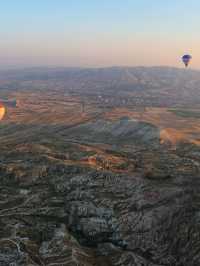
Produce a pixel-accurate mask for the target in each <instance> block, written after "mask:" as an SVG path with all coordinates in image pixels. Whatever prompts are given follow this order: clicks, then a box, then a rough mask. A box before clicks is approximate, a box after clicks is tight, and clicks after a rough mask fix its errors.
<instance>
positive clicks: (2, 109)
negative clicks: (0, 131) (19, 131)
mask: <svg viewBox="0 0 200 266" xmlns="http://www.w3.org/2000/svg"><path fill="white" fill-rule="evenodd" d="M5 112H6V108H5V107H4V105H3V104H0V121H1V120H2V119H3V117H4V115H5Z"/></svg>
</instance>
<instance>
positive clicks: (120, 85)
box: [0, 67, 200, 266]
mask: <svg viewBox="0 0 200 266" xmlns="http://www.w3.org/2000/svg"><path fill="white" fill-rule="evenodd" d="M0 99H1V102H2V104H3V105H5V109H6V112H5V115H4V117H3V119H2V120H1V121H0V149H1V152H0V265H2V266H26V265H27V266H38V265H45V266H67V265H68V266H73V265H74V266H75V265H76V266H77V265H80V266H81V265H82V266H126V265H127V266H199V265H200V179H199V178H200V146H199V145H200V72H198V71H194V70H193V71H192V70H181V69H175V68H165V67H160V68H159V67H152V68H150V67H149V68H144V67H138V68H136V67H135V68H126V67H124V68H117V67H116V68H115V67H114V68H102V69H78V68H75V69H74V68H49V69H47V68H33V69H24V70H7V71H3V70H1V71H0ZM9 101H11V102H12V101H16V103H17V104H8V103H9Z"/></svg>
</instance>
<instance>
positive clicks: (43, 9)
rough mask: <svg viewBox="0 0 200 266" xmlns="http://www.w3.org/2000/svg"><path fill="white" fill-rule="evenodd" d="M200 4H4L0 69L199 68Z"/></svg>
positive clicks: (31, 0) (77, 0)
mask: <svg viewBox="0 0 200 266" xmlns="http://www.w3.org/2000/svg"><path fill="white" fill-rule="evenodd" d="M199 25H200V1H199V0H4V1H1V2H0V65H1V67H2V66H26V65H27V66H32V65H34V66H37V65H38V66H40V65H47V66H56V65H58V66H81V67H85V66H86V67H88V66H89V67H93V66H94V67H99V66H100V67H102V66H114V65H115V66H120V65H121V66H123V65H127V66H141V65H144V66H151V65H154V66H155V65H168V66H178V67H182V63H181V60H180V57H181V56H182V55H183V54H185V53H189V54H191V55H192V56H193V59H192V63H191V67H192V68H200V31H199Z"/></svg>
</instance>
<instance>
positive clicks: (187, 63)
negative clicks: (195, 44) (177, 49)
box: [182, 54, 192, 67]
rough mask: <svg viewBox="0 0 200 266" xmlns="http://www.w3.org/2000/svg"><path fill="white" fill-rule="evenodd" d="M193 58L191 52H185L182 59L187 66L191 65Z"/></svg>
mask: <svg viewBox="0 0 200 266" xmlns="http://www.w3.org/2000/svg"><path fill="white" fill-rule="evenodd" d="M191 59H192V56H191V55H189V54H185V55H184V56H182V61H183V63H184V64H185V67H187V66H188V65H189V63H190V61H191Z"/></svg>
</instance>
